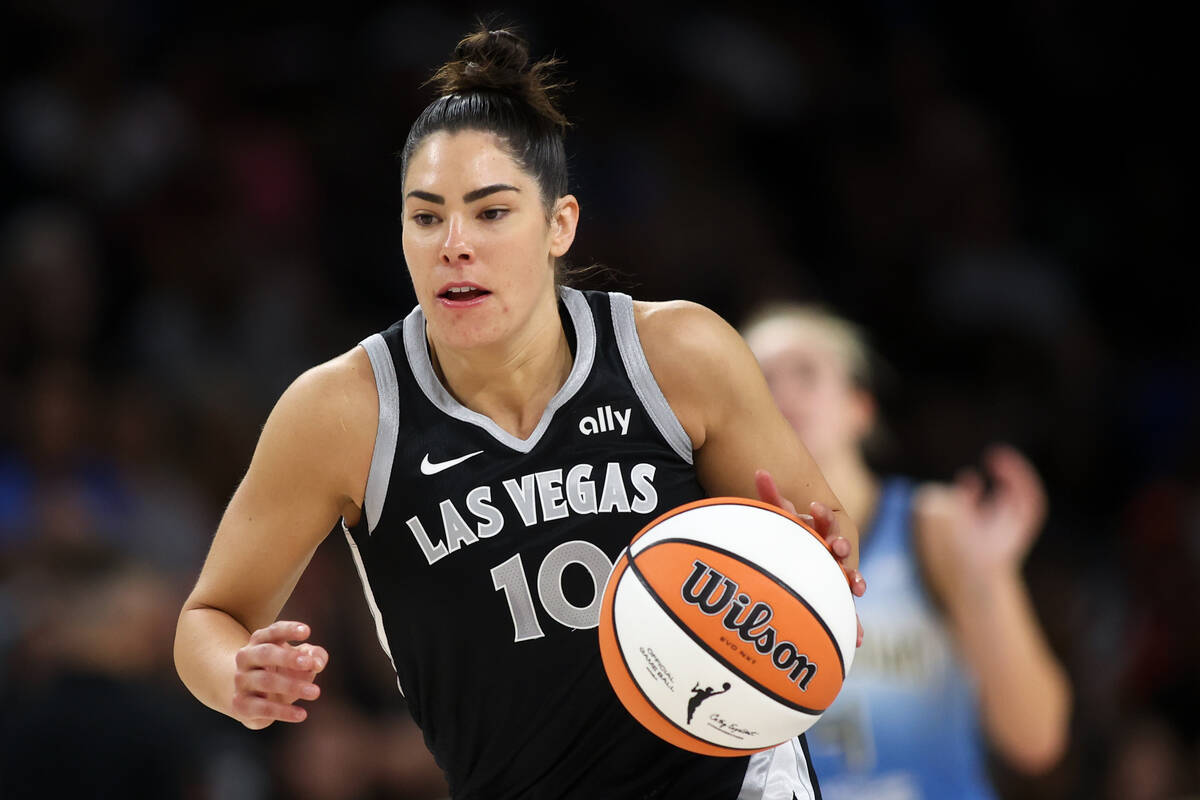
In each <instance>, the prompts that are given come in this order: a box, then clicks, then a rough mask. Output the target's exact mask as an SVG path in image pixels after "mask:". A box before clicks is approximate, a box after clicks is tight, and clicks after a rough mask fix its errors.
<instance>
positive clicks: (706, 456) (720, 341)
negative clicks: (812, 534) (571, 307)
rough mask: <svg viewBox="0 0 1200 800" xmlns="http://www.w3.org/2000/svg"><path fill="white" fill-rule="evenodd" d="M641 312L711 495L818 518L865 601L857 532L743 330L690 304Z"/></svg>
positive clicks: (639, 308) (651, 357)
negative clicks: (771, 387) (783, 409)
mask: <svg viewBox="0 0 1200 800" xmlns="http://www.w3.org/2000/svg"><path fill="white" fill-rule="evenodd" d="M634 315H635V318H636V320H637V329H638V336H639V338H640V339H641V341H642V350H643V351H644V352H645V354H646V360H647V361H648V362H649V364H650V370H651V372H653V373H654V377H655V379H656V380H657V381H658V384H659V386H660V387H661V388H662V390H663V394H664V395H666V398H667V402H668V403H670V405H671V409H672V410H673V411H674V412H675V415H676V417H678V418H679V421H680V423H682V425H683V428H684V430H685V431H686V432H687V434H688V436H689V437H691V440H692V448H693V452H694V454H695V455H694V457H695V464H696V473H697V475H698V477H699V479H700V484H701V485H702V486H703V487H704V489H705V491H706V492H708V493H709V494H710V495H731V496H735V497H750V498H754V497H758V498H761V499H762V500H764V501H766V502H769V503H773V504H775V505H778V506H780V507H782V508H784V509H786V510H788V511H792V512H793V513H797V512H798V513H800V514H808V515H809V516H812V517H813V520H814V522H815V527H816V528H817V532H818V533H820V534H821V535H822V536H824V537H825V539H826V540H827V541H829V542H830V544H831V545H832V546H833V548H834V553H835V554H836V555H837V556H838V557H839V560H840V561H841V562H842V564H843V565H844V566H845V567H847V568H848V570H849V578H850V580H851V589H852V590H853V591H854V593H855V594H856V595H860V596H861V595H862V590H863V589H864V588H865V584H864V583H863V581H862V576H861V575H859V574H858V571H857V569H855V568H856V567H857V566H858V527H857V526H856V525H855V523H854V521H853V520H851V519H850V518H849V517H848V516H847V515H846V512H845V511H844V510H843V508H842V504H841V503H840V502H839V501H838V499H837V497H836V496H835V495H834V493H833V490H831V489H830V488H829V484H828V483H826V481H825V477H824V476H823V475H822V474H821V471H820V469H818V468H817V465H816V462H814V461H813V458H812V456H811V455H810V454H809V452H808V450H807V448H805V446H804V445H803V443H801V442H800V440H799V438H798V437H797V436H796V434H795V432H794V431H793V430H792V427H791V426H790V425H789V424H788V423H787V420H785V419H784V418H783V415H782V414H781V413H780V412H779V409H778V407H777V406H776V405H775V400H774V398H773V397H772V396H771V392H770V390H769V389H768V388H767V382H766V379H765V378H764V377H763V375H762V371H761V370H760V369H759V366H758V362H757V361H756V360H755V358H754V355H753V354H752V353H751V352H750V349H749V348H748V347H747V346H746V344H745V342H744V341H743V340H742V338H741V336H739V335H738V333H737V331H736V330H734V329H733V327H732V326H730V325H729V324H728V323H727V322H725V321H724V320H723V319H721V318H720V317H719V316H718V315H717V314H715V313H714V312H712V311H710V310H709V309H707V308H705V307H703V306H700V305H697V304H695V303H689V302H685V301H674V302H669V303H640V302H639V303H634ZM789 501H791V502H789ZM793 503H794V505H793ZM838 539H842V540H844V541H841V542H839V541H838Z"/></svg>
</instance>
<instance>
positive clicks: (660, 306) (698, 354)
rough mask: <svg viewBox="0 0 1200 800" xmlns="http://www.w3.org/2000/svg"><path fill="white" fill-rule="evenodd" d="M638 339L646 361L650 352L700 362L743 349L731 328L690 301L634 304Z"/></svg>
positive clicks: (705, 308)
mask: <svg viewBox="0 0 1200 800" xmlns="http://www.w3.org/2000/svg"><path fill="white" fill-rule="evenodd" d="M633 316H634V320H635V321H636V323H637V330H638V337H639V338H640V339H641V341H642V349H643V350H645V351H646V356H647V358H649V359H651V361H653V357H652V352H651V351H654V353H656V354H661V355H663V356H667V357H670V358H677V357H688V356H691V357H694V358H699V359H701V360H702V361H706V360H709V359H712V358H714V357H720V356H721V354H722V353H724V352H725V351H728V350H731V349H742V348H743V343H742V338H741V336H739V335H738V332H737V331H736V330H734V328H733V326H732V325H730V324H729V323H728V322H726V321H725V320H724V319H723V318H722V317H721V316H720V315H719V314H717V313H716V312H715V311H713V310H712V309H710V308H708V307H707V306H703V305H701V304H699V303H695V302H692V301H690V300H666V301H646V300H634V301H633Z"/></svg>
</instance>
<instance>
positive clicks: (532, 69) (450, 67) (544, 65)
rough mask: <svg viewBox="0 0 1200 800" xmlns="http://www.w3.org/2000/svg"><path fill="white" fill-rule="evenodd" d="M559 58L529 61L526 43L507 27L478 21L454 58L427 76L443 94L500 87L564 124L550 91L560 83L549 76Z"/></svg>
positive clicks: (494, 89) (550, 120)
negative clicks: (496, 26)
mask: <svg viewBox="0 0 1200 800" xmlns="http://www.w3.org/2000/svg"><path fill="white" fill-rule="evenodd" d="M559 63H560V62H559V61H558V60H557V59H553V58H550V59H544V60H542V61H538V62H537V63H535V64H530V59H529V44H528V43H527V42H526V41H525V40H524V39H523V38H521V36H520V35H519V34H517V33H516V32H514V31H513V30H511V29H509V28H499V29H494V30H489V29H488V28H487V26H485V25H482V24H481V25H480V26H479V29H478V30H476V31H475V32H474V33H471V34H469V35H468V36H467V37H466V38H464V39H463V40H462V41H460V42H459V43H458V46H457V47H455V48H454V58H453V60H451V61H449V62H447V63H446V64H443V65H442V67H441V68H440V69H439V70H438V71H437V72H436V73H435V74H434V76H433V77H432V78H430V81H429V82H430V83H433V84H434V85H435V86H437V88H438V90H439V92H440V93H441V94H442V95H443V96H446V95H454V94H468V93H470V92H476V91H481V90H482V91H488V90H491V91H500V92H504V93H505V94H509V95H512V96H513V97H515V98H517V99H519V100H520V101H522V102H523V103H525V104H526V105H528V106H529V107H530V108H531V109H532V110H533V111H534V112H535V113H536V114H537V115H538V116H540V117H542V118H543V119H545V120H547V121H548V122H549V123H551V124H553V125H556V126H559V127H560V128H565V127H567V125H568V122H567V119H566V117H564V116H563V115H562V113H561V112H560V111H559V110H558V109H557V108H556V107H555V105H554V101H553V98H552V95H553V94H554V92H555V91H556V90H558V89H560V88H562V84H556V83H553V82H551V81H550V79H549V76H550V73H551V71H552V70H553V68H554V67H556V66H558V64H559Z"/></svg>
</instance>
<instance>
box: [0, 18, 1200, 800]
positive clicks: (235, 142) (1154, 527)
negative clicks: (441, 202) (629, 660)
mask: <svg viewBox="0 0 1200 800" xmlns="http://www.w3.org/2000/svg"><path fill="white" fill-rule="evenodd" d="M764 5H765V4H764ZM948 5H952V4H921V3H911V4H904V3H879V4H866V5H863V6H853V7H851V8H847V7H845V6H842V7H840V10H838V11H836V12H834V11H830V10H818V9H815V8H804V7H797V8H793V9H791V10H789V11H780V10H772V11H766V10H763V11H762V12H756V11H755V10H754V9H755V6H754V5H753V4H751V5H749V6H745V7H740V10H739V11H737V12H736V13H735V12H732V11H729V10H716V9H714V10H706V9H705V7H704V6H693V7H690V8H689V11H688V12H687V13H686V14H684V15H677V14H671V13H667V12H666V11H662V12H659V11H655V10H653V9H646V10H643V12H642V14H641V17H640V18H639V19H638V20H637V21H636V22H633V21H630V24H624V23H621V24H616V25H614V19H613V18H612V15H611V13H610V12H609V11H607V10H605V9H603V8H598V7H584V6H580V7H578V8H575V9H574V10H573V11H572V13H571V14H570V15H562V14H551V13H546V11H545V10H543V9H541V8H540V7H538V6H536V5H525V6H511V5H510V6H509V7H508V8H509V9H510V12H511V13H510V15H509V18H510V19H514V20H516V21H518V22H521V23H523V24H524V27H525V30H526V33H527V34H528V36H529V38H530V39H531V41H532V44H533V47H534V51H535V53H539V54H551V53H557V54H558V55H560V56H562V57H563V58H564V59H565V60H566V64H565V67H564V68H563V76H564V77H566V78H568V79H569V80H571V81H572V82H574V84H575V86H574V88H573V90H572V91H571V93H570V94H568V95H567V96H566V97H565V98H564V102H563V106H564V109H565V111H566V113H567V115H568V117H569V118H570V119H572V120H573V121H574V122H575V128H574V129H573V130H572V132H571V134H570V135H569V137H568V152H569V154H570V158H571V169H572V184H573V191H574V192H575V193H576V194H577V195H578V196H579V198H580V200H581V203H582V207H583V217H582V222H581V226H580V235H579V238H578V240H577V242H576V245H575V247H574V249H573V251H572V254H571V256H572V260H573V263H574V264H575V265H577V266H586V265H589V264H593V263H599V264H603V265H605V266H608V267H611V268H612V273H615V276H616V277H610V278H609V283H607V284H598V285H597V286H596V288H615V289H620V290H622V291H627V292H629V293H631V294H634V295H635V296H637V297H640V298H643V299H665V298H672V297H680V298H687V299H692V300H697V301H699V302H702V303H705V304H707V305H709V306H710V307H712V308H714V309H715V310H717V311H719V312H720V313H722V314H723V315H724V316H725V317H726V318H727V319H729V320H730V321H731V322H733V323H734V324H737V323H738V322H740V320H741V317H742V316H743V315H744V314H746V313H747V312H748V311H749V310H750V309H751V308H752V307H754V306H755V304H757V303H759V302H761V301H765V300H772V299H799V300H814V299H815V300H819V301H822V302H824V303H826V304H828V305H830V306H831V307H833V308H835V309H837V310H838V311H840V312H841V313H843V314H845V315H847V316H849V317H851V318H852V319H854V320H855V321H857V322H858V323H859V324H861V325H862V326H863V327H864V328H865V329H866V330H867V331H868V332H869V333H870V334H871V336H872V338H873V340H874V343H875V345H876V347H877V349H879V350H880V351H882V352H883V353H884V354H885V355H886V356H887V357H888V359H889V367H890V369H889V371H888V375H889V376H890V378H891V380H890V381H889V382H888V383H886V384H885V385H884V387H883V389H884V390H885V396H884V406H885V408H886V409H888V410H889V412H890V413H889V414H888V418H887V424H888V431H889V433H890V436H891V437H892V438H893V439H894V441H895V443H896V444H898V445H903V446H897V447H895V448H894V450H893V451H890V452H894V453H903V454H904V456H903V458H902V459H901V458H900V457H898V456H891V455H889V451H888V450H886V449H885V450H883V451H881V452H880V454H879V460H880V463H879V465H878V466H879V468H880V469H881V470H884V471H885V472H886V471H887V470H897V471H903V472H906V473H908V474H913V475H917V476H921V477H930V478H948V477H951V476H952V474H953V471H954V470H955V469H956V468H958V467H961V466H963V465H966V464H972V463H975V462H976V460H977V459H978V457H979V454H980V453H981V452H982V450H983V448H984V447H985V446H986V445H987V444H988V443H990V442H993V441H1008V442H1011V443H1013V444H1015V445H1017V446H1019V447H1021V448H1022V449H1023V450H1024V451H1025V452H1026V453H1028V454H1029V455H1030V457H1031V458H1032V460H1033V461H1034V462H1035V463H1036V464H1037V466H1038V468H1039V469H1040V470H1041V471H1042V474H1043V476H1044V478H1045V480H1046V483H1047V487H1048V490H1049V494H1050V504H1051V509H1050V517H1049V521H1048V523H1047V526H1046V529H1045V531H1044V533H1043V535H1042V536H1041V538H1040V539H1039V541H1038V544H1037V546H1036V548H1035V550H1034V552H1033V554H1032V556H1031V558H1030V561H1029V563H1028V568H1027V570H1028V575H1027V577H1028V579H1029V581H1030V585H1031V587H1032V591H1033V595H1034V599H1035V601H1036V604H1037V610H1038V613H1039V615H1040V617H1041V619H1042V621H1043V623H1044V625H1045V627H1046V629H1047V631H1048V633H1049V636H1050V639H1051V642H1052V644H1053V646H1054V648H1055V651H1056V653H1057V655H1058V656H1059V657H1060V658H1061V659H1062V661H1063V663H1064V664H1065V665H1066V667H1067V669H1068V671H1069V673H1070V677H1071V680H1072V683H1073V686H1074V691H1075V693H1076V706H1075V707H1076V711H1075V718H1074V720H1073V722H1072V738H1071V744H1070V747H1069V751H1068V753H1067V755H1066V757H1065V758H1064V759H1063V761H1062V762H1061V763H1060V764H1059V765H1058V766H1057V767H1055V768H1054V769H1053V770H1052V771H1051V772H1049V773H1048V774H1046V775H1043V776H1040V777H1037V778H1028V777H1021V776H1017V775H1015V774H1010V773H1008V772H1007V771H1006V770H1005V769H1004V767H1003V766H1002V765H1000V764H997V765H996V767H995V774H996V780H997V783H998V785H999V787H1000V788H1001V790H1002V792H1003V793H1004V796H1005V797H1009V798H1018V797H1019V798H1027V797H1028V798H1059V797H1063V798H1075V797H1079V798H1084V797H1087V798H1097V797H1099V798H1122V800H1125V799H1131V800H1143V799H1144V800H1155V799H1156V798H1161V799H1167V798H1172V799H1178V798H1186V797H1200V735H1198V725H1197V721H1196V719H1197V718H1196V716H1195V714H1194V713H1193V709H1194V708H1196V707H1197V706H1193V705H1192V703H1196V702H1197V701H1200V652H1198V651H1200V626H1198V625H1197V624H1196V619H1197V613H1198V612H1200V411H1198V409H1200V369H1198V367H1197V364H1198V363H1200V341H1198V339H1200V329H1198V327H1197V326H1196V324H1195V322H1194V317H1193V313H1194V312H1193V310H1192V308H1191V306H1192V305H1194V301H1193V300H1192V299H1191V297H1189V296H1188V295H1187V294H1186V293H1184V292H1182V291H1180V290H1179V287H1178V283H1177V279H1176V278H1175V277H1174V276H1175V275H1176V274H1177V270H1178V269H1179V268H1181V267H1183V266H1184V265H1185V263H1186V262H1185V260H1184V256H1183V255H1182V253H1183V252H1184V251H1183V250H1182V242H1181V241H1180V239H1181V236H1180V235H1179V233H1180V231H1181V229H1182V214H1183V208H1184V201H1183V197H1182V195H1183V188H1184V187H1183V173H1182V168H1181V167H1180V166H1179V165H1180V163H1181V162H1182V161H1183V160H1184V159H1185V157H1186V152H1188V151H1189V150H1190V149H1192V147H1193V143H1192V141H1190V140H1188V139H1187V137H1186V136H1185V134H1183V133H1182V132H1180V131H1178V130H1177V128H1176V126H1175V125H1174V120H1173V119H1172V114H1173V111H1172V109H1173V108H1174V104H1173V102H1172V89H1171V86H1170V79H1171V76H1173V75H1177V74H1178V69H1177V68H1176V67H1175V65H1174V64H1172V63H1171V62H1170V59H1171V58H1172V57H1173V56H1172V55H1171V53H1172V52H1175V50H1174V48H1172V47H1171V46H1170V44H1169V41H1168V40H1169V37H1170V36H1171V35H1172V34H1171V32H1170V30H1167V29H1169V28H1171V27H1172V26H1171V24H1170V23H1169V21H1167V22H1164V21H1163V20H1161V19H1155V20H1146V21H1144V22H1142V21H1139V20H1136V19H1134V20H1131V19H1126V18H1118V17H1116V16H1107V14H1108V12H1103V11H1100V10H1098V9H1096V8H1093V7H1091V6H1089V5H1084V4H1082V3H1070V2H1066V3H1050V2H1041V1H1036V0H1022V1H1021V2H1017V3H1013V4H1005V6H1004V7H1003V8H1002V9H992V11H991V13H992V14H994V16H993V17H991V18H989V17H987V15H984V14H981V13H980V12H978V10H973V9H968V8H963V9H958V8H957V7H947V6H948ZM478 10H479V11H487V10H489V9H488V8H480V9H478ZM471 11H472V9H466V8H464V10H462V11H461V12H460V11H458V10H453V11H452V10H447V9H445V8H441V7H438V6H431V5H430V4H406V3H375V4H363V5H361V6H356V7H355V10H354V11H351V10H350V9H349V7H346V8H345V9H342V8H337V9H334V8H322V9H321V10H320V11H319V12H316V13H309V12H306V11H304V10H302V9H298V8H295V7H291V6H288V7H284V6H279V7H272V8H267V7H266V5H265V4H264V5H263V6H259V5H256V4H242V5H240V6H232V5H231V6H223V5H222V4H197V3H190V2H181V3H169V4H167V3H163V4H155V3H139V2H133V0H96V1H95V2H91V3H72V2H45V1H44V0H43V1H38V2H35V1H34V0H15V1H14V2H10V3H7V4H6V5H5V7H4V10H3V11H0V31H2V32H0V52H2V53H3V55H0V64H2V70H3V71H2V72H0V795H2V796H4V797H18V796H39V797H56V796H68V792H73V793H72V794H70V795H69V796H124V797H129V796H134V795H131V794H129V793H126V792H120V793H114V792H118V790H116V789H110V788H106V787H120V786H126V785H128V781H129V780H130V776H131V775H136V776H138V777H137V779H136V780H137V781H138V782H139V785H142V786H144V787H145V790H144V796H146V797H156V798H169V797H187V798H210V797H211V798H233V799H234V800H237V799H239V798H245V799H246V800H266V799H268V798H297V799H298V800H306V799H308V798H311V799H312V800H326V799H328V800H339V799H341V798H346V799H347V800H350V799H352V798H437V797H442V796H445V794H446V789H445V786H444V785H443V784H442V783H441V782H440V779H439V778H438V776H437V774H436V771H435V770H433V769H431V761H430V757H429V756H428V754H427V753H426V751H425V749H424V746H423V743H422V739H421V734H420V731H419V730H417V729H416V727H415V726H414V725H413V723H412V721H411V719H410V718H409V717H408V715H407V712H406V710H405V708H404V703H403V698H402V697H400V695H399V692H397V691H396V684H395V677H394V675H393V674H392V672H391V667H390V665H389V663H388V661H387V658H386V656H384V654H383V653H382V652H381V651H380V649H379V646H378V643H377V642H376V640H375V636H374V630H373V623H372V622H371V620H370V617H369V614H368V613H367V609H366V604H365V602H364V600H363V598H362V594H361V588H360V587H359V585H358V579H357V576H356V575H355V574H354V570H353V567H352V564H351V561H350V558H349V555H348V552H347V549H346V546H345V545H344V544H343V543H342V541H341V537H340V536H331V537H330V538H329V539H328V540H327V541H326V542H325V544H323V545H322V546H321V548H320V549H319V550H318V552H317V555H316V556H315V558H314V560H313V564H312V566H311V567H310V568H309V570H308V571H307V572H306V574H305V575H304V577H303V579H302V581H301V583H300V585H299V586H298V588H297V591H296V594H295V596H294V597H293V598H292V600H291V601H290V602H289V606H288V608H287V609H285V612H284V615H285V617H286V616H288V615H292V616H294V617H295V618H299V619H304V620H306V621H309V622H311V624H312V626H313V630H314V641H317V642H319V643H320V644H322V645H324V646H325V647H326V648H327V649H328V650H329V652H330V653H331V662H330V666H329V668H328V669H327V670H326V672H325V673H324V674H323V676H322V686H323V694H322V697H321V699H320V700H319V701H318V702H316V703H314V704H313V705H312V708H311V716H310V719H309V721H308V722H306V723H304V724H302V725H298V726H284V725H282V724H277V725H275V726H272V727H271V728H269V729H267V730H266V731H263V732H259V733H251V732H249V731H246V730H244V729H242V728H241V727H240V726H239V725H237V723H234V722H232V721H231V720H228V719H226V718H224V717H221V716H219V715H217V714H215V713H214V712H211V711H209V710H208V709H205V708H203V707H202V706H200V704H199V703H197V702H196V701H195V700H193V699H192V698H191V696H190V695H188V694H187V692H186V690H184V688H183V687H182V685H181V684H180V683H179V681H178V678H177V677H176V676H175V672H174V668H173V665H172V661H171V641H172V638H173V632H174V623H175V618H176V615H177V613H178V610H179V607H180V605H181V603H182V601H183V598H184V597H185V595H186V593H187V592H188V590H189V589H190V588H191V584H192V582H193V581H194V579H195V577H196V575H197V573H198V570H199V566H200V563H201V561H202V559H203V557H204V553H205V551H206V549H207V544H208V541H209V539H210V537H211V535H212V532H213V531H214V530H215V526H216V523H217V520H218V519H219V516H220V513H221V511H222V509H223V507H224V504H225V502H226V501H227V500H228V498H229V496H230V494H231V493H232V491H233V489H234V487H235V486H236V484H237V481H238V480H239V478H240V476H241V474H242V472H243V471H244V469H245V467H246V465H247V463H248V462H249V459H250V455H251V452H252V449H253V446H254V442H255V439H256V437H257V432H258V430H259V427H260V426H261V424H262V422H263V420H264V419H265V417H266V414H267V413H268V411H269V410H270V408H271V406H272V404H273V403H274V401H275V399H276V398H277V397H278V396H279V394H280V392H282V390H283V389H284V388H285V387H286V386H287V384H288V383H289V382H290V381H291V380H292V379H293V378H294V377H295V376H296V375H298V374H299V373H300V372H301V371H303V370H304V369H306V368H307V367H308V366H311V365H313V364H315V363H318V362H320V361H323V360H325V359H327V358H330V357H332V356H333V355H336V354H337V353H339V352H342V351H344V350H346V349H349V348H350V347H352V346H353V345H354V343H355V342H357V341H359V340H360V339H362V338H363V337H364V336H366V335H368V334H370V333H373V332H375V331H377V330H381V329H382V328H384V327H386V326H387V325H389V324H390V323H391V322H393V321H394V320H396V319H398V318H400V317H401V316H403V315H404V314H405V313H407V311H408V310H409V309H410V308H411V307H412V305H413V302H414V300H413V296H412V292H411V288H410V286H409V284H408V278H407V275H406V273H405V269H404V263H403V257H402V254H401V252H400V247H399V240H400V239H399V219H398V215H399V202H398V195H399V192H398V185H397V184H398V178H399V175H398V169H397V167H396V165H395V163H394V161H393V155H394V153H395V152H396V151H397V150H399V148H400V146H401V144H402V143H403V139H404V136H405V134H406V133H407V128H408V125H409V124H410V123H411V121H412V120H413V119H414V118H415V116H416V114H417V113H418V112H419V111H420V109H421V108H422V107H423V106H424V104H425V103H426V102H428V100H429V99H431V96H430V95H429V90H428V89H427V88H422V83H423V82H424V81H425V80H426V78H428V77H429V74H430V71H431V70H432V68H434V67H435V66H436V65H437V64H439V63H440V62H441V61H442V60H443V59H444V58H445V57H447V56H448V55H449V53H450V52H451V50H452V48H453V46H454V43H455V42H456V41H457V39H458V38H459V36H460V35H461V34H462V33H464V32H465V31H466V30H467V29H468V28H470V27H471V26H472V24H473V21H474V14H473V13H469V12H471ZM1147 13H1148V12H1147ZM610 275H611V273H610ZM1189 320H1192V321H1190V322H1189ZM868 581H869V576H868ZM868 635H870V632H869V630H868Z"/></svg>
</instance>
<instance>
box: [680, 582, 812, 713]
mask: <svg viewBox="0 0 1200 800" xmlns="http://www.w3.org/2000/svg"><path fill="white" fill-rule="evenodd" d="M701 581H703V585H701ZM738 588H739V587H738V585H737V583H736V582H734V581H732V580H730V579H729V578H727V577H726V576H725V575H724V574H722V573H721V572H718V571H717V570H715V569H713V568H712V567H710V566H709V565H708V564H705V563H704V562H703V561H700V560H699V559H697V560H695V561H693V562H692V573H691V574H690V575H689V576H688V577H687V580H685V581H684V582H683V587H682V590H681V591H682V594H683V600H684V602H685V603H687V604H688V605H692V606H696V607H697V608H699V609H700V611H701V613H703V614H706V615H708V616H710V617H715V616H717V615H718V614H720V613H721V612H722V611H724V612H725V616H724V618H723V619H722V620H721V624H722V625H723V626H724V627H725V629H726V630H728V631H731V632H733V633H736V634H737V635H738V638H740V639H741V640H742V641H744V642H746V643H747V644H751V645H754V649H755V650H757V651H758V652H759V653H760V654H762V655H764V656H765V655H767V654H770V656H771V663H772V664H774V665H775V667H777V668H778V669H780V670H782V671H784V672H787V673H788V678H790V679H791V680H793V681H795V682H796V685H797V686H799V687H800V690H801V691H805V692H806V691H808V684H809V683H810V682H811V681H812V679H813V676H814V675H816V674H817V665H816V663H815V662H812V661H809V660H808V656H807V655H805V654H803V653H801V652H800V650H799V648H797V647H796V645H795V644H793V643H792V642H788V641H782V642H778V643H777V642H776V639H777V638H778V635H777V633H776V631H775V627H774V626H773V625H770V624H768V623H769V622H770V621H771V618H772V617H773V616H775V611H774V609H772V608H771V606H770V605H769V604H767V603H763V602H757V603H753V602H752V601H751V598H750V596H749V595H748V594H745V593H739V592H738ZM718 593H719V596H718ZM727 609H728V610H727ZM801 676H803V677H801Z"/></svg>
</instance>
